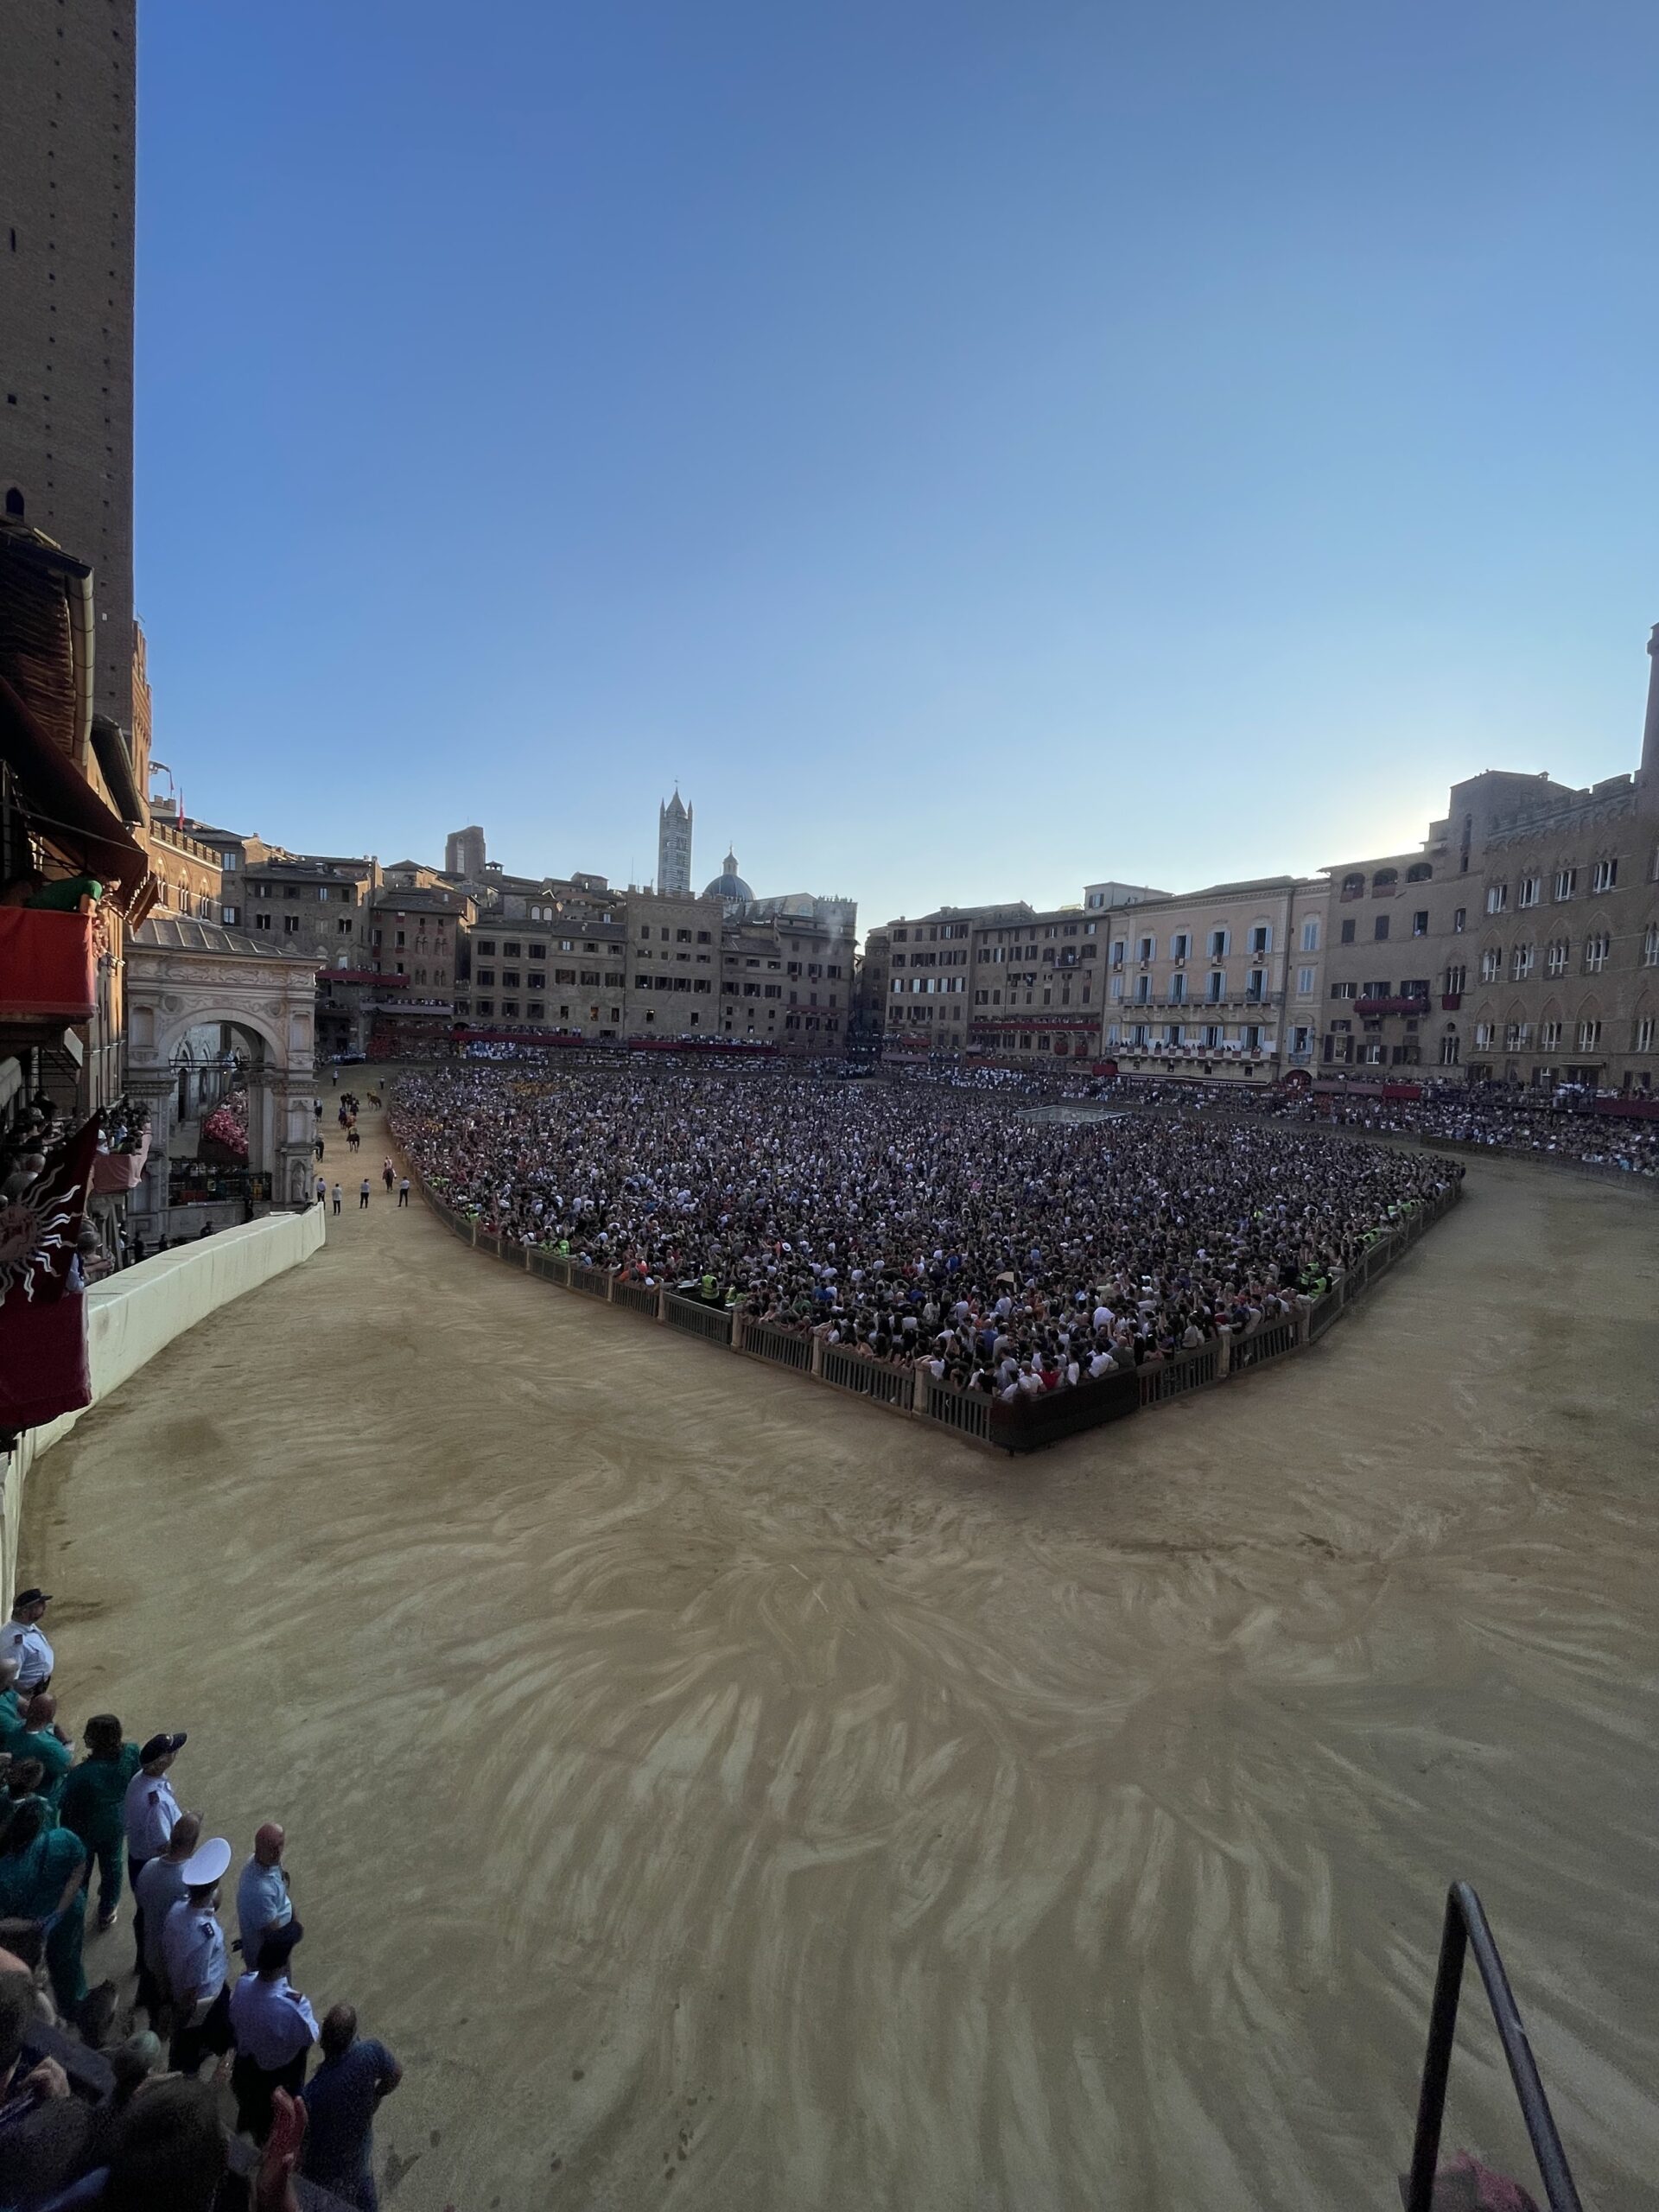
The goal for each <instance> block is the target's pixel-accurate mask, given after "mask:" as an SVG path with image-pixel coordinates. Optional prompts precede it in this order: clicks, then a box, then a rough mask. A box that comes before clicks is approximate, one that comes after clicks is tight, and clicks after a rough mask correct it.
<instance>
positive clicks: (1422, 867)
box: [1406, 861, 1434, 883]
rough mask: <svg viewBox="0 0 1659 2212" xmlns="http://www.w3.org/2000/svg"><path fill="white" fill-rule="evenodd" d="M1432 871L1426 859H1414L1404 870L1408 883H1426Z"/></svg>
mask: <svg viewBox="0 0 1659 2212" xmlns="http://www.w3.org/2000/svg"><path fill="white" fill-rule="evenodd" d="M1433 873H1434V871H1433V868H1431V867H1430V865H1429V863H1428V862H1427V861H1413V862H1412V864H1411V866H1410V867H1409V868H1408V869H1407V870H1406V881H1407V882H1408V883H1427V881H1428V880H1429V878H1430V877H1431V876H1432V875H1433Z"/></svg>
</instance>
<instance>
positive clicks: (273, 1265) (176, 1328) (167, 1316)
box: [0, 1206, 323, 1617]
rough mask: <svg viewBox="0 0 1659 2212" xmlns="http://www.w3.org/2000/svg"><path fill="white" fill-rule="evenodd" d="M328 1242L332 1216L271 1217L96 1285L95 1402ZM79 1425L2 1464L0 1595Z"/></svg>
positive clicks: (31, 1440)
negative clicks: (25, 1508)
mask: <svg viewBox="0 0 1659 2212" xmlns="http://www.w3.org/2000/svg"><path fill="white" fill-rule="evenodd" d="M322 1242H323V1210H322V1208H321V1206H308V1207H306V1208H305V1210H304V1211H303V1212H301V1213H273V1214H267V1215H265V1216H264V1218H263V1219H262V1220H259V1221H250V1222H245V1223H244V1224H242V1226H241V1227H240V1228H238V1229H221V1230H217V1231H216V1232H215V1233H214V1234H213V1236H204V1237H200V1238H199V1239H198V1240H196V1241H195V1242H194V1243H189V1244H181V1245H179V1246H178V1247H177V1248H176V1249H175V1250H173V1251H170V1252H158V1253H156V1255H155V1257H154V1258H153V1259H149V1260H143V1261H141V1262H139V1263H138V1265H137V1267H135V1268H123V1269H122V1270H121V1272H120V1274H117V1275H111V1277H110V1278H109V1280H108V1281H106V1282H101V1283H98V1284H95V1285H94V1286H93V1287H92V1289H91V1290H89V1291H88V1292H87V1293H86V1338H87V1347H88V1351H89V1354H90V1359H91V1366H92V1404H93V1405H94V1406H96V1405H99V1404H101V1403H102V1402H103V1401H104V1400H105V1398H107V1397H108V1395H110V1393H111V1390H114V1389H118V1388H119V1387H120V1385H121V1384H122V1383H124V1382H125V1381H126V1380H127V1378H128V1376H130V1375H136V1374H137V1371H138V1370H139V1369H140V1368H141V1367H143V1365H144V1363H145V1362H146V1361H148V1360H151V1359H154V1358H155V1357H156V1353H157V1352H158V1351H161V1350H162V1348H163V1346H165V1345H167V1344H171V1343H172V1341H173V1339H174V1338H175V1337H177V1336H181V1335H182V1334H183V1332H185V1330H187V1329H194V1327H195V1325H196V1324H197V1322H198V1321H204V1320H206V1319H207V1316H208V1315H209V1314H210V1313H218V1311H219V1308H220V1306H228V1305H230V1304H231V1302H232V1300H234V1299H238V1298H240V1297H241V1296H242V1294H243V1293H244V1292H245V1291H249V1290H257V1288H258V1287H259V1285H260V1284H261V1283H262V1282H269V1281H270V1279H271V1277H272V1276H273V1275H280V1274H285V1273H286V1272H287V1270H288V1269H289V1268H291V1267H295V1266H296V1265H297V1264H298V1263H299V1262H300V1261H302V1260H307V1259H309V1258H310V1256H311V1255H312V1253H313V1252H315V1250H316V1249H318V1247H319V1246H320V1245H321V1243H322ZM85 1410H87V1411H90V1408H86V1409H85ZM79 1419H80V1414H78V1413H76V1414H65V1415H64V1417H63V1419H62V1420H61V1421H54V1422H53V1423H52V1424H51V1426H50V1427H47V1428H31V1429H26V1430H25V1431H24V1433H23V1435H22V1440H21V1442H20V1443H19V1445H18V1446H17V1448H16V1450H15V1451H14V1452H11V1454H10V1457H9V1458H7V1459H5V1460H4V1461H3V1463H0V1465H3V1469H4V1477H3V1488H0V1591H3V1592H5V1594H6V1598H7V1599H10V1592H11V1591H12V1590H13V1589H14V1588H15V1586H16V1570H17V1528H18V1522H19V1520H20V1518H21V1516H22V1503H23V1486H24V1484H25V1483H26V1482H27V1480H28V1478H29V1469H30V1467H32V1466H33V1465H34V1463H35V1460H36V1459H39V1458H40V1456H41V1452H45V1451H48V1450H49V1449H50V1447H51V1446H53V1445H54V1444H55V1443H57V1442H58V1440H60V1438H61V1437H65V1436H67V1434H68V1433H69V1432H70V1430H71V1429H72V1428H73V1427H74V1425H75V1423H76V1422H77V1421H79ZM0 1617H3V1607H0Z"/></svg>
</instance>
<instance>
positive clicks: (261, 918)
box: [253, 914, 270, 930]
mask: <svg viewBox="0 0 1659 2212" xmlns="http://www.w3.org/2000/svg"><path fill="white" fill-rule="evenodd" d="M253 926H254V927H255V929H257V930H268V929H269V928H270V915H269V914H256V915H255V916H254V918H253Z"/></svg>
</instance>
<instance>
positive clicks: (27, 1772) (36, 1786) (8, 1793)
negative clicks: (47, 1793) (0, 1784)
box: [0, 1759, 58, 1834]
mask: <svg viewBox="0 0 1659 2212" xmlns="http://www.w3.org/2000/svg"><path fill="white" fill-rule="evenodd" d="M45 1778H46V1777H45V1773H44V1771H43V1770H42V1768H41V1763H40V1761H39V1759H13V1761H12V1762H11V1764H10V1766H9V1767H8V1768H7V1769H6V1790H5V1795H4V1796H3V1797H0V1834H4V1832H5V1826H6V1822H7V1821H9V1820H10V1818H11V1816H12V1815H13V1814H14V1813H15V1812H16V1809H17V1808H18V1807H19V1806H20V1805H38V1806H39V1807H40V1808H41V1812H42V1814H43V1815H45V1819H46V1825H47V1827H49V1828H54V1827H56V1826H57V1825H58V1808H57V1807H56V1806H55V1805H54V1803H53V1802H52V1801H51V1799H50V1798H49V1797H42V1796H41V1783H42V1782H43V1781H44V1780H45Z"/></svg>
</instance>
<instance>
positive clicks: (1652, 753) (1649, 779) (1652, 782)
mask: <svg viewBox="0 0 1659 2212" xmlns="http://www.w3.org/2000/svg"><path fill="white" fill-rule="evenodd" d="M1648 655H1649V659H1650V660H1651V661H1652V664H1653V665H1652V666H1651V667H1650V668H1649V671H1648V719H1647V721H1645V722H1644V723H1643V728H1642V781H1643V785H1644V786H1645V787H1646V790H1647V792H1648V796H1649V799H1651V798H1653V797H1654V796H1655V795H1656V794H1659V622H1656V623H1655V624H1654V626H1653V635H1652V636H1651V637H1650V638H1649V639H1648Z"/></svg>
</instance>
